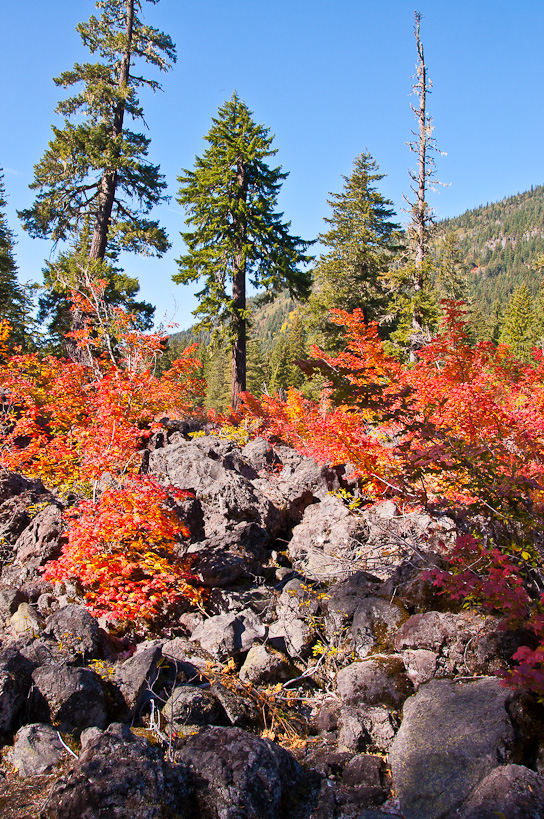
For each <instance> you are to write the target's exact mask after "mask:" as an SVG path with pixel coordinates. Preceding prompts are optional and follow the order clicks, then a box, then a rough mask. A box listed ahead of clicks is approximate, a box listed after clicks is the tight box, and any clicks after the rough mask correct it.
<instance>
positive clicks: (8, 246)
mask: <svg viewBox="0 0 544 819" xmlns="http://www.w3.org/2000/svg"><path fill="white" fill-rule="evenodd" d="M6 204H7V202H6V195H5V188H4V174H3V173H2V172H1V170H0V320H2V321H7V322H8V323H9V325H10V334H9V343H10V346H15V345H17V346H21V347H23V348H26V347H28V345H29V343H30V339H29V338H28V331H29V327H28V323H29V313H30V311H31V309H32V308H31V304H30V298H29V294H28V292H27V290H26V289H25V288H24V287H23V286H22V285H21V284H20V283H19V281H18V278H17V264H16V261H15V252H14V246H15V236H14V234H13V231H12V230H11V229H10V227H9V225H8V221H7V218H6V216H5V214H4V208H5V207H6Z"/></svg>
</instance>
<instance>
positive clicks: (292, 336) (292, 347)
mask: <svg viewBox="0 0 544 819" xmlns="http://www.w3.org/2000/svg"><path fill="white" fill-rule="evenodd" d="M282 330H283V331H282V332H281V333H280V335H279V338H278V340H277V341H276V344H275V346H274V349H273V350H272V356H271V359H270V389H271V391H272V392H278V391H280V390H281V391H285V390H287V389H288V388H289V387H296V388H299V387H301V386H302V385H303V384H304V383H305V381H306V378H305V376H304V374H303V372H302V370H301V369H300V367H298V366H297V364H296V362H297V361H302V360H303V359H305V358H307V349H306V331H305V328H304V324H303V321H302V316H301V312H300V310H294V311H293V313H292V314H291V316H290V324H289V326H288V327H285V328H282Z"/></svg>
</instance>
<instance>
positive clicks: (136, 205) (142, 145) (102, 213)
mask: <svg viewBox="0 0 544 819" xmlns="http://www.w3.org/2000/svg"><path fill="white" fill-rule="evenodd" d="M147 2H151V3H156V2H157V0H147ZM96 6H97V9H99V10H100V12H101V14H100V17H95V16H94V15H93V16H91V18H90V19H89V21H88V22H87V23H80V24H79V25H78V26H77V30H78V32H79V34H80V36H81V39H82V41H83V43H84V45H85V46H86V47H87V48H88V49H89V50H90V52H91V53H92V54H95V53H96V54H98V55H99V57H100V60H99V61H97V62H94V63H83V64H79V63H76V64H75V65H74V66H73V68H72V69H71V70H69V71H65V72H63V73H62V74H61V75H60V77H57V78H56V79H55V80H54V81H55V83H56V84H57V85H58V86H60V87H62V88H73V87H74V86H77V87H78V90H77V91H76V93H74V95H73V96H71V97H68V98H67V99H65V100H63V101H61V102H60V103H59V104H58V106H57V108H56V113H57V114H60V115H61V116H63V117H64V125H63V126H62V127H58V126H56V125H54V126H53V139H52V140H51V142H50V143H49V146H48V148H47V150H46V151H45V153H44V155H43V157H42V159H41V160H40V161H39V162H38V164H37V165H36V166H35V168H34V181H33V183H32V185H31V186H30V187H31V188H32V189H34V190H37V191H38V194H37V196H36V199H35V201H34V204H33V205H32V207H31V208H29V209H27V210H23V211H21V212H20V213H19V216H20V218H21V220H22V222H23V226H24V228H25V229H26V230H27V231H28V232H29V233H30V235H31V236H33V237H39V238H51V239H53V240H54V241H55V242H57V241H63V240H66V239H73V238H74V236H77V235H78V234H79V233H80V231H81V229H82V226H83V224H84V223H85V221H86V220H89V219H90V221H91V223H92V239H91V245H90V254H89V255H90V258H92V259H103V258H104V257H105V256H106V253H108V254H109V255H112V254H113V255H115V253H116V252H118V251H119V250H120V249H125V250H129V251H134V252H137V253H145V254H158V255H161V254H162V253H164V251H165V250H166V249H167V248H168V247H169V244H168V239H167V237H166V234H165V232H164V230H163V229H162V228H160V227H159V225H158V223H157V222H156V221H153V220H151V219H149V218H147V217H148V214H149V213H150V211H151V209H152V208H153V207H154V206H155V205H157V204H159V203H160V202H162V201H164V199H165V194H164V191H165V187H166V183H165V181H164V178H163V176H162V175H161V174H160V173H159V167H158V165H153V164H152V163H151V162H149V160H148V159H147V154H148V147H149V142H150V140H149V139H148V137H146V136H145V135H144V134H142V133H136V132H134V131H131V130H129V129H128V128H127V127H126V125H125V115H128V116H130V117H131V118H132V119H134V120H141V121H143V110H142V108H141V106H140V103H139V100H138V96H137V91H138V89H139V88H141V87H148V88H151V89H153V90H157V89H158V88H160V85H159V83H157V81H156V80H153V79H147V78H144V77H142V76H140V75H139V74H136V73H133V71H132V65H133V62H134V61H136V60H138V61H144V62H145V63H147V64H148V65H150V66H153V67H154V68H157V69H159V70H161V71H166V70H168V68H169V67H170V64H171V63H172V62H174V61H175V59H176V53H175V47H174V44H173V43H172V40H171V38H170V37H169V36H168V35H167V34H164V33H163V32H161V31H159V30H158V29H155V28H153V27H151V26H148V25H146V24H144V23H143V21H142V19H141V18H140V16H139V14H138V12H139V11H140V10H141V6H142V3H141V2H140V0H99V2H97V3H96ZM71 120H75V121H74V122H72V121H71Z"/></svg>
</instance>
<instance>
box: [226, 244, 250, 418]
mask: <svg viewBox="0 0 544 819" xmlns="http://www.w3.org/2000/svg"><path fill="white" fill-rule="evenodd" d="M234 266H235V272H234V276H233V280H232V301H233V307H234V310H235V315H234V319H233V324H234V330H235V333H236V336H235V339H234V343H233V345H232V374H231V394H230V404H231V407H232V409H233V410H237V409H238V408H239V406H240V393H241V392H244V391H245V389H246V372H247V359H246V345H247V322H246V319H245V318H243V317H242V316H241V315H239V314H238V311H245V309H246V269H245V264H244V263H243V262H242V260H241V258H240V257H239V256H238V255H237V256H236V258H235V260H234Z"/></svg>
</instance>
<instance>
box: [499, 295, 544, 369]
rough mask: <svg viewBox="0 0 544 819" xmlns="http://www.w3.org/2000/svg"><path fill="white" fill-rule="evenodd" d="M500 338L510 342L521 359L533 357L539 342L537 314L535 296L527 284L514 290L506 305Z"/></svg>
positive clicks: (504, 341) (526, 359) (506, 342)
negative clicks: (534, 304) (534, 302)
mask: <svg viewBox="0 0 544 819" xmlns="http://www.w3.org/2000/svg"><path fill="white" fill-rule="evenodd" d="M499 340H500V342H501V344H508V346H509V347H510V348H511V349H512V352H513V353H514V354H515V355H516V356H517V357H518V358H519V359H520V360H521V361H530V360H531V359H532V350H533V348H534V347H535V346H536V343H537V327H536V314H535V309H534V306H533V297H532V296H531V294H530V293H529V289H528V288H527V286H526V285H525V284H522V285H520V286H519V287H517V288H516V289H515V290H514V292H513V293H512V296H511V297H510V300H509V302H508V304H507V305H506V309H505V311H504V316H503V320H502V323H501V332H500V337H499Z"/></svg>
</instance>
